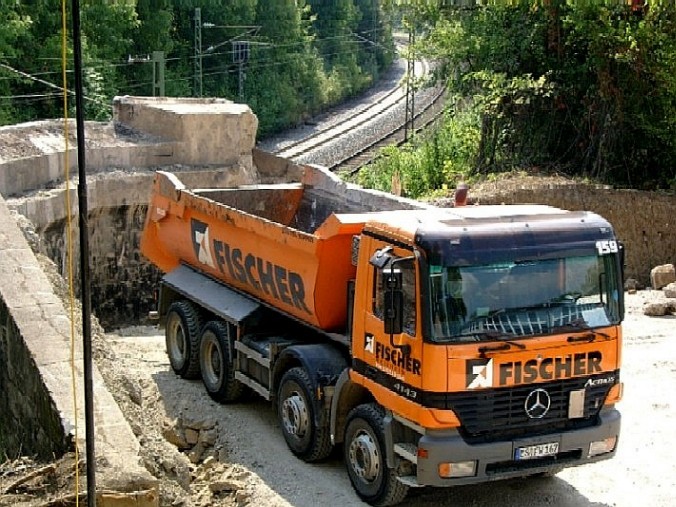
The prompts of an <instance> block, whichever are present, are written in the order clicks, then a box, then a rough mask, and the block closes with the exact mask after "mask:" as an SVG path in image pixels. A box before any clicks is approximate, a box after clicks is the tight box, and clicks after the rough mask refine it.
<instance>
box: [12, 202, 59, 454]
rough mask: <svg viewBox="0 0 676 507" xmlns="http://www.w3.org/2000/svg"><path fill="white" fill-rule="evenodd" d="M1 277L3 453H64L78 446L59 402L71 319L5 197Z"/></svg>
mask: <svg viewBox="0 0 676 507" xmlns="http://www.w3.org/2000/svg"><path fill="white" fill-rule="evenodd" d="M0 280H2V282H1V283H0V451H1V452H2V453H4V454H2V455H0V456H12V457H17V456H20V455H28V456H33V455H36V456H39V457H40V458H45V459H46V458H50V457H52V456H54V455H57V456H59V455H61V454H63V453H64V452H65V451H66V450H68V449H69V448H70V447H71V445H72V441H71V440H72V435H71V434H70V431H71V429H72V419H69V418H68V417H67V416H65V415H64V414H65V412H64V410H65V409H67V407H59V406H58V404H57V401H56V400H57V399H58V397H59V396H58V394H57V393H59V392H61V391H63V390H64V389H67V388H68V385H69V379H70V374H69V371H70V370H69V369H67V368H66V365H67V364H68V361H69V359H70V354H69V350H70V349H69V347H67V346H66V345H67V344H68V341H67V340H66V337H67V336H68V334H67V331H68V328H69V323H68V319H66V317H65V312H64V311H63V307H62V306H61V302H60V301H59V300H58V299H57V298H56V296H54V294H53V293H52V292H51V291H50V290H49V287H50V284H49V281H48V280H47V278H46V277H45V275H44V274H43V273H42V270H41V268H40V266H39V265H38V262H37V260H36V259H35V257H34V256H33V252H32V251H31V249H30V248H29V246H28V244H27V243H26V241H25V240H24V237H23V235H22V234H21V231H20V230H19V228H18V227H17V225H16V223H15V221H14V219H13V218H12V217H11V215H10V214H9V212H8V210H7V208H6V207H5V202H4V200H3V199H2V197H0ZM43 339H44V341H43ZM38 343H39V345H38ZM41 368H44V370H45V374H44V375H41V374H40V369H41ZM61 375H63V376H62V377H61ZM59 377H61V378H59Z"/></svg>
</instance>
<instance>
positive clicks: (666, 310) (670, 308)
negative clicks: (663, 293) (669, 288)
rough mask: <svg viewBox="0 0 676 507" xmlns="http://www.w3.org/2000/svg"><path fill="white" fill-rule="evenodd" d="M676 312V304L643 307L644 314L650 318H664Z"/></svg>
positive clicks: (656, 304) (651, 304) (653, 304)
mask: <svg viewBox="0 0 676 507" xmlns="http://www.w3.org/2000/svg"><path fill="white" fill-rule="evenodd" d="M674 312H676V303H671V302H666V303H650V304H647V305H645V306H644V307H643V314H644V315H647V316H648V317H664V316H665V315H671V314H672V313H674Z"/></svg>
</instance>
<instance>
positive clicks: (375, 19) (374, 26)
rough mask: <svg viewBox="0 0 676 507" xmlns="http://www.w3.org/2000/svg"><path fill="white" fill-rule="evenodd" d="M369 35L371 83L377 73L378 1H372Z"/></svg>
mask: <svg viewBox="0 0 676 507" xmlns="http://www.w3.org/2000/svg"><path fill="white" fill-rule="evenodd" d="M371 33H372V34H373V35H372V37H373V47H372V48H371V49H372V50H373V70H372V73H373V81H374V82H375V80H376V74H377V73H378V0H373V17H372V19H371Z"/></svg>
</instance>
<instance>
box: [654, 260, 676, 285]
mask: <svg viewBox="0 0 676 507" xmlns="http://www.w3.org/2000/svg"><path fill="white" fill-rule="evenodd" d="M671 282H676V269H674V265H673V264H663V265H661V266H655V267H654V268H653V269H651V270H650V284H651V285H652V288H653V289H661V288H662V287H664V286H666V285H669V284H670V283H671Z"/></svg>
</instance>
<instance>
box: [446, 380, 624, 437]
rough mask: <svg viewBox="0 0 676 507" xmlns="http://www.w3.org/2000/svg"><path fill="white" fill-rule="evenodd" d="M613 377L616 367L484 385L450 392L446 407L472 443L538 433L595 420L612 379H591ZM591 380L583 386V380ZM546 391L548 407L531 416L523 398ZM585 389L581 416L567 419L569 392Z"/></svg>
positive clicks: (589, 424) (590, 423)
mask: <svg viewBox="0 0 676 507" xmlns="http://www.w3.org/2000/svg"><path fill="white" fill-rule="evenodd" d="M610 377H614V382H613V383H617V382H619V371H618V372H614V373H612V374H608V373H604V374H602V375H594V376H591V377H583V378H573V379H565V380H557V381H553V382H545V383H538V384H529V385H522V386H515V387H508V388H499V389H485V390H475V391H467V392H462V393H456V394H449V396H448V408H450V409H452V410H453V411H454V412H455V414H456V415H457V416H458V418H459V419H460V421H461V423H462V431H463V436H464V437H465V439H466V440H468V441H469V442H471V443H483V442H493V441H499V440H509V439H513V438H518V437H519V436H522V435H538V434H545V433H551V432H556V431H564V430H569V429H576V428H584V427H588V426H592V425H594V424H596V421H597V416H598V413H599V412H600V410H601V407H602V406H603V403H604V401H605V399H606V396H607V395H608V391H609V390H610V388H611V387H612V385H613V383H605V384H604V383H596V384H595V383H593V381H594V380H598V379H607V378H610ZM589 380H592V382H591V383H590V385H588V386H587V387H586V388H585V384H587V383H588V381H589ZM538 388H539V389H544V390H545V391H547V394H549V397H550V400H551V403H550V407H549V411H548V412H547V414H546V415H545V416H544V417H542V418H541V419H531V418H530V417H528V414H527V413H526V410H525V403H526V398H527V397H528V395H529V394H530V393H531V392H532V391H533V390H534V389H538ZM579 389H585V402H584V417H582V418H576V419H569V418H568V405H569V398H570V392H571V391H575V390H579Z"/></svg>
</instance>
